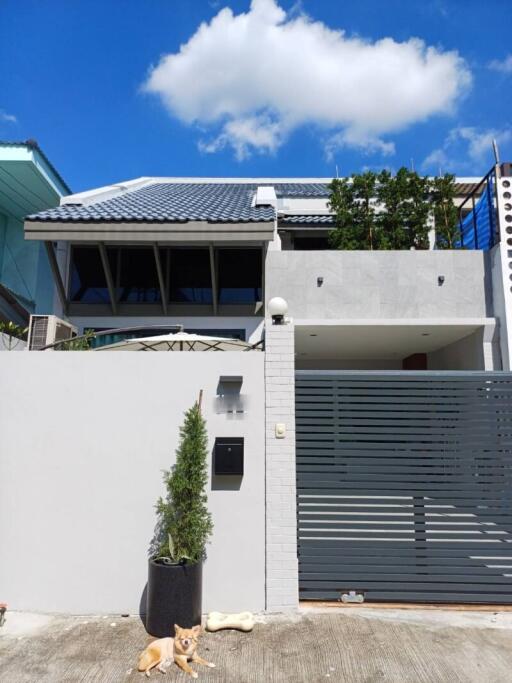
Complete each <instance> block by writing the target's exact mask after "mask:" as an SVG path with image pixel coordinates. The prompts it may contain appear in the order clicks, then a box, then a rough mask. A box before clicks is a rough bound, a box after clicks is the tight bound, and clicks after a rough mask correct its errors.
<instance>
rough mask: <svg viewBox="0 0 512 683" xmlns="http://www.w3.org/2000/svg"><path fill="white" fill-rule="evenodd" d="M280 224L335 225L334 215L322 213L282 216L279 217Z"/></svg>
mask: <svg viewBox="0 0 512 683" xmlns="http://www.w3.org/2000/svg"><path fill="white" fill-rule="evenodd" d="M279 225H280V226H293V225H301V226H304V225H311V226H314V227H316V226H319V227H323V226H327V227H330V226H332V225H334V217H333V216H328V215H326V214H322V215H320V216H311V215H309V216H297V215H295V216H281V217H280V218H279Z"/></svg>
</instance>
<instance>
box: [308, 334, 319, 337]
mask: <svg viewBox="0 0 512 683" xmlns="http://www.w3.org/2000/svg"><path fill="white" fill-rule="evenodd" d="M309 336H310V337H318V335H317V334H310V335H309Z"/></svg>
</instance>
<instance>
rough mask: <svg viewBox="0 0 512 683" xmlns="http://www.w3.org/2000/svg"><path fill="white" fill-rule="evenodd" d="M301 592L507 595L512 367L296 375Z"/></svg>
mask: <svg viewBox="0 0 512 683" xmlns="http://www.w3.org/2000/svg"><path fill="white" fill-rule="evenodd" d="M296 429H297V505H298V548H299V587H300V598H301V599H302V600H307V599H310V600H311V599H313V600H314V599H322V600H337V599H339V598H340V596H341V595H342V594H343V593H347V592H349V591H356V592H362V593H363V594H364V595H365V599H366V600H375V601H379V600H381V601H395V600H396V601H418V602H422V601H423V602H468V603H503V604H505V603H512V507H511V506H512V374H511V373H505V372H501V373H476V372H475V373H473V372H465V373H431V372H423V373H410V372H408V373H390V372H382V373H374V372H343V373H342V374H341V373H340V374H332V373H325V374H323V373H318V374H310V373H307V372H305V373H301V372H299V373H297V377H296Z"/></svg>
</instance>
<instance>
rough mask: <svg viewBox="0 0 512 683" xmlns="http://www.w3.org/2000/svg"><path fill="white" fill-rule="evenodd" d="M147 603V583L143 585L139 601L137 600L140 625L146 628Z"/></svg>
mask: <svg viewBox="0 0 512 683" xmlns="http://www.w3.org/2000/svg"><path fill="white" fill-rule="evenodd" d="M147 603H148V584H147V583H146V585H145V586H144V590H143V591H142V595H141V596H140V601H139V617H140V620H141V621H142V625H143V626H144V628H146V615H147Z"/></svg>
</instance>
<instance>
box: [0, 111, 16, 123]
mask: <svg viewBox="0 0 512 683" xmlns="http://www.w3.org/2000/svg"><path fill="white" fill-rule="evenodd" d="M0 121H4V122H5V123H18V119H17V118H16V117H15V116H14V114H8V113H7V112H6V111H4V110H3V109H0Z"/></svg>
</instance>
